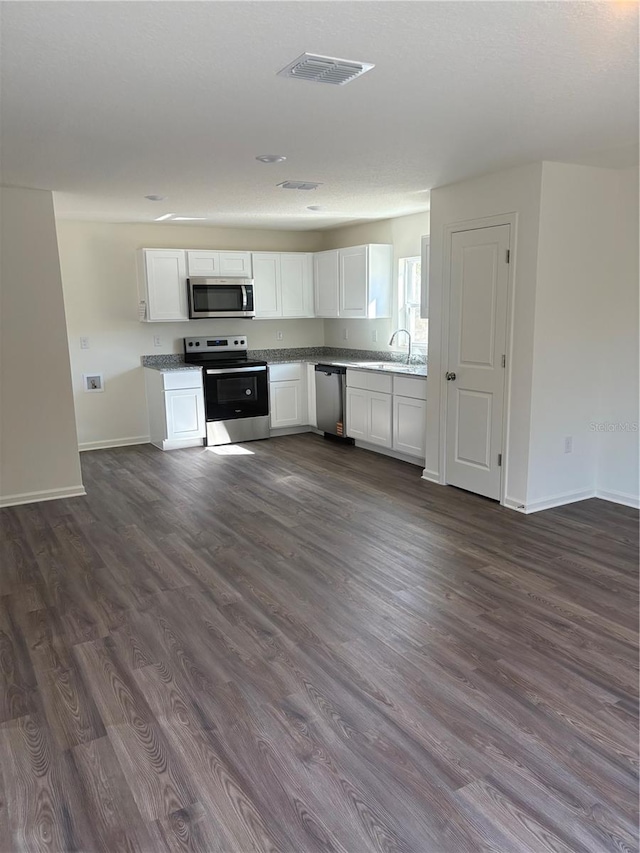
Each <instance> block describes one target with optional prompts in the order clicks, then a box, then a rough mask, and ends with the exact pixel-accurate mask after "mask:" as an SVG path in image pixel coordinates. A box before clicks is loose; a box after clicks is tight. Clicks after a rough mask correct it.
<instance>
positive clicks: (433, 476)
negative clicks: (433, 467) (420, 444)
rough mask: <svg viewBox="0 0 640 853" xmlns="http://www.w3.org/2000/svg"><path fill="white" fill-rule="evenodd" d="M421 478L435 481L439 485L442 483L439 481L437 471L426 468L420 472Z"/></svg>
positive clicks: (431, 481)
mask: <svg viewBox="0 0 640 853" xmlns="http://www.w3.org/2000/svg"><path fill="white" fill-rule="evenodd" d="M422 479H423V480H428V481H429V482H430V483H437V484H438V485H439V486H442V485H444V483H441V482H440V474H438V472H437V471H430V470H429V469H428V468H425V469H424V471H423V472H422Z"/></svg>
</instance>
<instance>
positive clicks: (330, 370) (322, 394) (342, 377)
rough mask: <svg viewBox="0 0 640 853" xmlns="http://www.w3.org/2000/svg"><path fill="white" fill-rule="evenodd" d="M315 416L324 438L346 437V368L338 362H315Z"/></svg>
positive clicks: (343, 438)
mask: <svg viewBox="0 0 640 853" xmlns="http://www.w3.org/2000/svg"><path fill="white" fill-rule="evenodd" d="M315 379H316V418H317V424H318V429H321V430H322V431H323V432H324V434H325V437H326V438H340V439H342V440H343V441H345V442H348V443H349V444H353V439H350V438H347V424H346V411H347V368H346V367H344V366H343V365H340V364H316V373H315Z"/></svg>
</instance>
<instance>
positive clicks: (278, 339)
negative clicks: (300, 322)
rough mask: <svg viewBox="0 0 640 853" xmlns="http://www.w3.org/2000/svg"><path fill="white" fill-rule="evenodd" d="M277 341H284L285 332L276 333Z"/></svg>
mask: <svg viewBox="0 0 640 853" xmlns="http://www.w3.org/2000/svg"><path fill="white" fill-rule="evenodd" d="M276 340H277V341H283V340H284V334H283V332H276Z"/></svg>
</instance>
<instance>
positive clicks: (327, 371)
mask: <svg viewBox="0 0 640 853" xmlns="http://www.w3.org/2000/svg"><path fill="white" fill-rule="evenodd" d="M346 372H347V368H346V367H345V366H344V364H316V373H324V375H325V376H331V374H333V373H337V374H339V375H344V374H345V373H346Z"/></svg>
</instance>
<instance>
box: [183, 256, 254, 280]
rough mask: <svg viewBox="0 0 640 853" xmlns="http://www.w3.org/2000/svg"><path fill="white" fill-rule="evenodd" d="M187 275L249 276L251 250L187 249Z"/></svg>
mask: <svg viewBox="0 0 640 853" xmlns="http://www.w3.org/2000/svg"><path fill="white" fill-rule="evenodd" d="M187 269H188V271H189V272H188V274H189V275H208V276H235V275H237V276H244V277H246V278H251V252H216V251H208V250H206V249H198V250H194V249H188V250H187Z"/></svg>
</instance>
